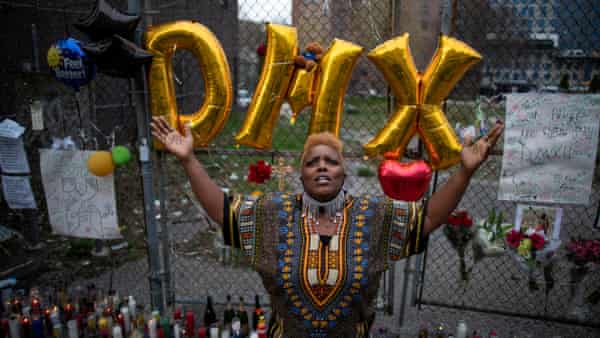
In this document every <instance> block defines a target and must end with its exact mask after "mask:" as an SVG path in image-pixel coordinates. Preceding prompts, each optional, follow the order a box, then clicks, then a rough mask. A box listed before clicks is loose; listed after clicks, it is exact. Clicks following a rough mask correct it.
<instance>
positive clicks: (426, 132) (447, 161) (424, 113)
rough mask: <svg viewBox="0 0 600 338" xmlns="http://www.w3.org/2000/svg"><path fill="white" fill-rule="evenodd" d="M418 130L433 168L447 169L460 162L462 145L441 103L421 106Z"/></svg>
mask: <svg viewBox="0 0 600 338" xmlns="http://www.w3.org/2000/svg"><path fill="white" fill-rule="evenodd" d="M417 130H418V132H419V135H420V136H421V140H423V144H424V145H425V149H426V150H427V153H428V154H429V162H430V163H431V167H432V168H433V169H435V170H439V169H446V168H449V167H451V166H453V165H455V164H457V163H458V162H460V152H461V151H462V145H461V144H460V141H459V140H458V138H457V137H456V134H455V133H454V129H452V127H451V126H450V123H448V120H447V119H446V115H445V114H444V112H443V111H442V108H441V107H440V106H439V105H431V104H424V105H421V106H420V107H419V122H418V123H417Z"/></svg>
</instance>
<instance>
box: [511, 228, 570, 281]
mask: <svg viewBox="0 0 600 338" xmlns="http://www.w3.org/2000/svg"><path fill="white" fill-rule="evenodd" d="M505 239H506V245H507V247H508V249H509V252H510V253H511V254H512V255H513V257H514V258H515V260H516V261H517V262H518V263H519V267H520V268H521V269H522V270H523V271H524V272H527V273H528V274H529V288H530V289H531V290H538V289H539V287H538V285H537V282H536V276H535V274H536V272H537V271H538V269H539V268H542V269H543V273H544V279H545V281H546V292H549V290H550V289H552V287H553V286H554V279H553V277H552V263H553V261H554V259H555V252H556V250H557V249H558V248H559V247H560V240H552V239H551V238H550V237H549V236H548V237H546V235H545V234H544V231H543V230H536V228H520V229H512V230H510V231H509V232H507V233H506V236H505Z"/></svg>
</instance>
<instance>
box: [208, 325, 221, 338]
mask: <svg viewBox="0 0 600 338" xmlns="http://www.w3.org/2000/svg"><path fill="white" fill-rule="evenodd" d="M208 332H209V336H210V338H219V328H218V327H211V328H210V330H209V331H208Z"/></svg>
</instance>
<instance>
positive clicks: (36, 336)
mask: <svg viewBox="0 0 600 338" xmlns="http://www.w3.org/2000/svg"><path fill="white" fill-rule="evenodd" d="M31 328H32V331H33V338H44V322H43V321H42V319H41V318H35V319H33V320H32V321H31Z"/></svg>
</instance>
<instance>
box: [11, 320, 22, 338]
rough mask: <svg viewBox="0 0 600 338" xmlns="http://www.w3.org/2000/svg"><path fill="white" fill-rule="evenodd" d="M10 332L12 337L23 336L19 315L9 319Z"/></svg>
mask: <svg viewBox="0 0 600 338" xmlns="http://www.w3.org/2000/svg"><path fill="white" fill-rule="evenodd" d="M8 332H10V338H21V323H20V321H19V318H18V317H11V318H10V319H9V320H8Z"/></svg>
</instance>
